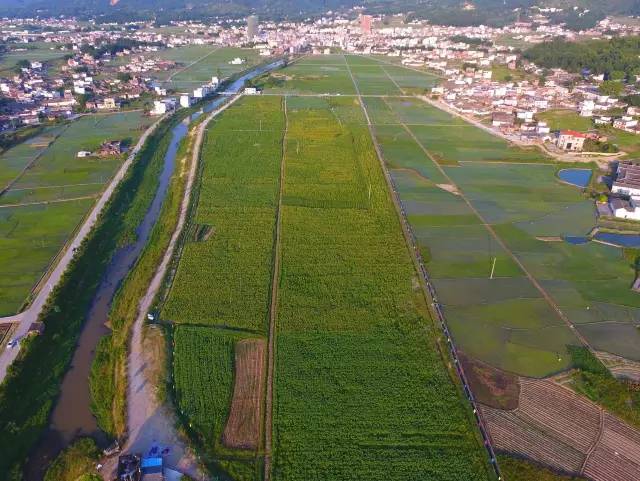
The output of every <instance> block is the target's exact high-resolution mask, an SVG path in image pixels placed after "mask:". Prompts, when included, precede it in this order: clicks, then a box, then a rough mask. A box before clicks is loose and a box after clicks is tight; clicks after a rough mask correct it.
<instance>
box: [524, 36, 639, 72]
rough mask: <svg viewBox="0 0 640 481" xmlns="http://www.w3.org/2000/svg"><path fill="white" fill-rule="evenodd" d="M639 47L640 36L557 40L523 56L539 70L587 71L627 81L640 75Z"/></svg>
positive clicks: (528, 51)
mask: <svg viewBox="0 0 640 481" xmlns="http://www.w3.org/2000/svg"><path fill="white" fill-rule="evenodd" d="M639 48H640V37H623V38H613V39H611V40H590V41H586V42H568V41H566V40H560V39H556V40H553V41H551V42H545V43H541V44H539V45H535V46H533V47H531V48H530V49H528V50H526V51H525V52H524V57H525V58H526V59H528V60H531V61H532V62H534V63H535V64H536V65H539V66H540V67H545V68H562V69H564V70H567V71H569V72H575V73H581V72H582V70H583V69H588V70H589V71H591V73H594V74H606V75H607V76H613V77H614V78H616V77H619V78H624V77H625V76H626V77H631V76H634V75H636V74H638V73H640V59H639V58H638V55H637V51H638V49H639ZM618 73H620V74H621V75H619V74H618Z"/></svg>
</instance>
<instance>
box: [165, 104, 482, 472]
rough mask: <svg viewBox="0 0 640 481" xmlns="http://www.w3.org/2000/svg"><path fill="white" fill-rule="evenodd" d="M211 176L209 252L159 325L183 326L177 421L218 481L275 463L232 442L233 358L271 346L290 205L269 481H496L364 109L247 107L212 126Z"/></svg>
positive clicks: (177, 349)
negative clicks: (239, 347) (274, 293)
mask: <svg viewBox="0 0 640 481" xmlns="http://www.w3.org/2000/svg"><path fill="white" fill-rule="evenodd" d="M285 113H286V115H285ZM261 126H262V127H263V129H262V130H261ZM265 126H268V129H267V128H266V127H265ZM285 127H286V131H285ZM283 136H284V143H283ZM283 145H284V155H283V151H282V146H283ZM202 159H203V163H204V167H203V171H202V183H201V186H200V192H199V198H198V204H197V210H196V213H195V218H194V224H195V225H197V226H202V225H205V224H206V225H208V226H209V227H210V232H211V233H212V235H211V236H209V237H208V238H207V239H206V240H202V239H195V238H194V239H193V240H191V241H190V242H188V243H187V244H186V246H185V250H184V254H183V256H182V258H181V260H180V263H179V267H178V271H177V275H176V278H175V280H174V283H173V285H172V288H171V292H170V294H169V298H168V300H167V302H166V304H165V306H164V308H163V311H162V317H163V318H164V319H166V320H169V321H173V322H174V323H175V324H176V327H175V328H174V333H175V334H174V341H175V344H174V363H173V375H174V378H175V383H176V391H177V396H176V399H177V407H178V410H179V412H181V413H182V416H183V419H184V421H185V424H186V425H188V426H190V428H189V429H190V431H191V434H192V435H193V437H194V438H195V439H196V440H200V442H198V445H199V447H201V450H202V453H204V459H205V461H207V462H208V464H209V466H210V467H212V468H214V469H216V468H217V469H220V470H222V471H225V472H227V473H228V474H231V475H232V477H233V478H234V479H242V480H244V479H261V478H260V476H261V474H262V473H261V472H260V466H261V462H260V459H261V455H262V454H263V452H261V450H258V452H256V453H254V452H247V451H241V450H229V449H228V448H226V447H225V446H222V445H221V444H220V433H221V432H222V430H223V429H224V422H225V420H226V417H227V416H228V409H229V403H230V401H231V391H232V384H233V383H232V382H230V379H232V377H233V376H232V366H233V357H232V348H231V346H232V345H233V344H234V343H235V342H237V341H238V340H239V339H242V338H246V337H263V336H265V337H266V335H267V324H268V311H269V296H270V287H271V278H272V276H273V272H272V266H273V262H274V254H275V251H276V248H275V246H274V229H275V216H276V210H277V199H278V195H279V192H280V190H281V195H282V197H281V199H282V207H281V236H280V239H281V244H280V247H279V250H278V251H279V253H280V256H281V257H280V271H279V272H278V273H277V274H278V275H277V276H276V277H277V278H278V279H279V281H278V284H277V286H278V292H279V294H278V304H277V315H276V324H275V327H276V329H275V330H276V337H275V343H276V348H275V376H274V385H273V391H274V404H273V406H274V409H273V420H272V421H273V446H272V464H271V465H272V475H271V478H272V479H277V480H285V479H286V480H305V481H306V480H332V481H333V480H350V479H353V480H361V479H368V480H395V479H397V480H406V479H424V477H425V476H426V477H428V478H432V479H439V480H459V479H465V480H486V479H491V478H490V475H489V473H488V470H487V468H488V466H487V464H486V462H485V454H484V451H483V448H482V447H481V445H480V444H479V443H478V441H477V440H476V435H475V432H474V428H473V427H472V421H471V419H470V417H469V413H468V412H467V411H466V408H465V407H464V403H463V401H462V398H461V394H460V392H459V390H458V388H457V387H456V385H455V384H454V382H453V381H452V379H451V377H450V373H449V372H448V371H447V369H446V367H445V365H444V363H443V360H442V358H441V357H440V354H439V351H438V348H437V346H436V341H435V336H436V335H435V333H434V331H433V327H432V324H431V320H430V319H429V318H428V311H427V308H426V303H425V301H424V297H423V296H422V292H421V289H420V286H419V282H418V279H417V276H416V273H415V271H414V268H413V265H412V262H411V259H410V256H409V253H408V250H407V247H406V245H405V243H404V239H403V237H402V233H401V230H400V224H399V220H398V218H397V216H396V213H395V210H394V207H393V204H392V202H391V198H390V194H389V192H388V190H387V187H386V184H385V181H384V177H383V175H382V171H381V168H380V165H379V162H378V159H377V157H376V154H375V151H374V149H373V144H372V140H371V137H370V135H369V132H368V129H367V126H366V124H365V122H364V117H363V113H362V109H361V106H360V104H359V101H358V100H357V99H356V98H353V97H345V98H337V97H333V98H308V97H289V98H287V99H286V100H285V99H283V98H282V97H279V96H272V97H269V96H264V97H262V98H256V97H254V98H248V97H247V98H244V99H242V100H241V101H240V102H239V103H237V104H236V105H234V106H233V107H231V108H230V109H229V110H227V111H226V112H225V113H223V114H222V115H221V117H220V118H219V120H217V121H216V122H214V123H212V124H211V125H210V127H209V131H208V135H207V139H206V143H205V147H204V150H203V155H202ZM281 161H284V183H283V184H282V185H280V183H279V181H278V178H279V173H280V167H281ZM212 366H213V367H214V368H213V369H212ZM212 371H220V372H217V373H212ZM223 371H224V372H223ZM230 376H231V377H230Z"/></svg>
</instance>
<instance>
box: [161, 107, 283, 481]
mask: <svg viewBox="0 0 640 481" xmlns="http://www.w3.org/2000/svg"><path fill="white" fill-rule="evenodd" d="M281 103H282V101H281V99H278V98H268V99H264V100H262V99H251V98H245V99H243V100H241V101H239V102H238V103H236V104H235V105H234V106H233V107H232V108H230V109H228V110H227V111H225V113H224V114H222V115H221V116H220V119H219V120H216V121H215V122H212V124H211V126H210V127H209V131H208V132H207V137H206V139H205V142H204V146H203V150H202V154H201V157H202V159H201V162H202V164H203V168H202V172H201V184H200V189H199V197H198V201H197V202H198V203H197V210H196V213H195V218H194V219H192V222H193V223H194V224H195V226H194V231H201V232H205V233H206V235H196V236H191V241H190V242H188V243H187V245H186V246H185V249H184V252H183V255H182V258H181V259H180V263H179V266H178V271H177V273H176V278H175V279H174V282H173V285H172V287H171V291H170V293H169V297H168V299H167V302H166V303H165V306H164V308H163V311H162V317H163V318H165V319H168V320H171V321H174V322H176V323H177V327H176V328H175V344H174V365H173V374H174V378H175V397H176V403H177V408H178V410H179V414H180V416H181V418H182V421H183V424H184V425H185V427H186V428H187V431H188V433H189V434H190V436H191V438H192V440H193V441H194V442H195V444H196V447H197V448H198V452H199V454H200V455H201V456H202V459H203V461H204V463H205V465H206V466H207V467H208V468H209V469H211V470H212V471H214V472H224V473H226V474H227V475H229V476H230V477H231V478H232V479H234V480H237V481H249V480H253V479H258V478H259V477H260V475H261V460H260V459H259V456H258V454H257V453H256V450H255V448H257V447H258V445H259V444H260V439H261V438H260V435H261V432H262V429H261V428H262V410H261V409H260V408H261V406H262V402H263V395H262V392H263V390H262V382H263V371H262V368H260V369H259V370H258V371H259V372H256V373H251V372H247V373H245V374H247V375H249V376H250V378H247V379H245V380H244V381H246V384H247V386H245V387H249V388H252V389H253V388H254V387H255V388H260V389H258V392H257V393H253V395H255V396H257V397H258V398H259V399H256V398H255V396H254V398H253V399H244V398H242V395H243V394H247V393H245V392H244V391H245V389H244V387H243V386H242V385H239V386H236V387H235V389H236V393H237V396H235V397H234V395H233V392H234V382H240V383H242V382H243V380H242V378H238V379H235V381H234V358H235V359H236V360H237V359H238V357H237V356H238V355H242V352H241V351H242V346H243V345H246V342H247V339H252V340H255V338H256V337H261V338H262V337H263V336H265V335H266V327H267V316H268V305H269V293H270V290H269V286H270V282H271V264H272V258H273V238H274V229H275V213H276V204H277V193H278V188H279V183H278V182H279V181H278V179H279V172H280V161H281V158H282V151H281V140H282V132H281V130H282V128H283V121H282V120H283V119H282V110H281ZM251 342H255V341H251ZM262 342H264V341H263V340H262ZM236 351H237V352H236ZM236 367H237V368H240V369H241V366H236ZM248 367H251V366H248ZM254 374H255V376H254V377H251V376H253V375H254ZM232 398H233V399H235V401H234V403H235V404H237V405H235V404H234V409H236V410H237V409H245V410H247V409H253V410H254V411H255V412H253V413H247V412H242V413H238V412H236V413H235V416H231V418H230V407H231V403H232ZM247 414H251V415H253V416H254V418H253V422H252V425H251V426H246V425H243V424H242V419H239V418H238V416H246V415H247ZM228 423H230V428H229V431H228V432H225V426H226V425H227V424H228ZM245 430H248V431H250V432H245ZM223 435H224V436H226V437H227V442H226V443H224V442H223V437H224V436H223ZM234 446H237V447H239V448H247V449H233V447H234Z"/></svg>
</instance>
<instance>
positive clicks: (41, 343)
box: [0, 142, 155, 480]
mask: <svg viewBox="0 0 640 481" xmlns="http://www.w3.org/2000/svg"><path fill="white" fill-rule="evenodd" d="M154 148H155V145H153V144H152V143H149V142H148V143H147V144H145V148H144V149H142V151H141V152H140V153H139V154H138V156H137V157H136V159H135V161H134V163H133V165H132V167H131V168H130V169H129V171H128V172H127V175H126V176H125V178H124V179H123V180H122V182H121V183H120V185H119V186H118V188H117V189H116V191H115V192H114V194H113V196H112V198H111V201H110V202H109V203H108V204H107V206H106V207H105V210H104V211H103V214H102V215H101V216H100V218H99V220H98V222H97V224H96V225H95V227H94V228H93V230H92V232H91V233H90V234H89V236H88V237H87V238H86V239H85V241H84V242H83V243H82V245H81V246H80V247H79V248H78V251H77V253H76V256H75V258H74V261H73V262H72V263H71V264H70V265H69V267H68V268H67V271H66V272H65V274H64V276H63V278H62V280H61V282H60V283H59V284H58V286H57V287H56V288H54V291H53V293H52V296H51V297H50V298H49V301H48V304H47V305H46V307H45V309H44V311H43V312H42V314H41V316H40V320H41V321H43V322H44V324H45V331H44V333H43V334H41V335H40V336H37V337H34V338H30V339H28V340H26V341H24V342H23V345H22V348H21V351H20V355H19V357H18V359H17V360H16V361H15V362H14V364H13V365H12V366H11V367H10V369H9V371H8V374H7V377H6V378H5V381H4V383H3V384H2V385H1V386H0V450H1V451H2V453H3V455H2V457H0V480H5V479H9V476H12V475H17V473H19V472H20V470H21V468H22V466H23V463H24V462H25V459H26V457H27V454H28V453H29V451H30V450H31V449H32V447H33V445H34V443H35V442H36V441H37V439H38V438H39V436H40V435H41V433H42V432H43V431H44V430H45V429H46V427H47V426H48V423H49V413H50V411H51V409H52V407H53V403H54V401H55V398H56V396H57V395H58V392H59V386H60V383H61V381H62V377H63V376H64V374H65V372H66V370H67V367H68V365H69V362H70V360H71V357H72V355H73V352H74V350H75V347H76V342H77V339H78V336H79V334H80V329H81V326H82V324H83V322H84V320H85V317H86V314H87V311H88V309H89V306H90V304H91V302H92V299H93V296H94V293H95V291H96V289H97V287H98V285H99V283H100V280H101V278H102V276H103V274H104V272H105V269H106V267H107V265H108V263H109V260H110V258H111V256H112V254H113V252H114V251H115V249H116V248H117V246H118V245H119V244H120V243H122V242H125V240H126V239H127V238H128V237H129V236H130V235H131V232H132V231H133V230H134V229H135V226H136V225H137V224H136V223H135V222H134V221H137V220H139V219H136V218H134V217H131V216H128V215H127V213H128V211H129V210H130V209H133V210H135V211H141V210H144V207H141V206H140V204H145V203H146V204H147V205H148V195H147V193H146V192H143V191H142V190H141V185H142V184H143V181H144V179H145V178H146V177H149V176H151V177H153V176H154V172H153V169H151V171H150V172H147V168H148V167H149V161H150V158H151V155H149V152H150V151H153V149H154ZM145 185H146V184H145ZM130 222H134V223H133V224H131V223H130ZM45 360H46V361H45ZM34 380H37V382H34ZM25 399H29V401H30V402H28V403H25V402H24V400H25ZM12 473H13V474H12Z"/></svg>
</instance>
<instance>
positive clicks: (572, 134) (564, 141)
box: [557, 130, 587, 152]
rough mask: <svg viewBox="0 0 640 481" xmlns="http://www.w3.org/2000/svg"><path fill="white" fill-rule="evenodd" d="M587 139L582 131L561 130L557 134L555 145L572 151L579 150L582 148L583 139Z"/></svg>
mask: <svg viewBox="0 0 640 481" xmlns="http://www.w3.org/2000/svg"><path fill="white" fill-rule="evenodd" d="M585 140H587V134H585V133H584V132H576V131H575V130H561V131H560V133H559V134H558V141H557V145H558V148H560V149H562V150H570V151H572V152H581V151H582V149H583V148H584V141H585Z"/></svg>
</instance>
